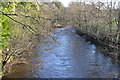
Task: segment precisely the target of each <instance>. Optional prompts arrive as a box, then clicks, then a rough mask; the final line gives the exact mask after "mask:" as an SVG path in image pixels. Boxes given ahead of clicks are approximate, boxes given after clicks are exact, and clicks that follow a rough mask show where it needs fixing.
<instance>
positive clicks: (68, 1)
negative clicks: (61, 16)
mask: <svg viewBox="0 0 120 80" xmlns="http://www.w3.org/2000/svg"><path fill="white" fill-rule="evenodd" d="M59 1H60V2H62V4H63V5H64V6H65V7H67V6H68V5H69V3H70V2H75V1H86V2H92V1H93V2H97V1H102V2H107V1H108V2H110V1H111V0H59ZM112 1H113V2H119V1H120V0H112Z"/></svg>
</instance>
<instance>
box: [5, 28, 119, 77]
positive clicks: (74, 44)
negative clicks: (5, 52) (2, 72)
mask: <svg viewBox="0 0 120 80" xmlns="http://www.w3.org/2000/svg"><path fill="white" fill-rule="evenodd" d="M27 61H28V64H19V65H14V68H13V69H12V72H11V73H10V74H8V75H7V76H5V77H6V78H117V77H118V76H119V75H118V73H119V70H118V69H119V67H118V64H116V63H114V62H113V60H112V59H111V58H110V57H107V56H104V54H103V53H101V52H100V51H99V50H97V48H96V46H95V45H94V44H91V43H90V42H86V41H85V40H84V38H82V37H81V36H79V35H78V34H77V33H76V30H75V29H74V28H71V27H65V28H55V29H54V30H53V33H52V34H51V35H49V36H48V37H47V38H43V39H40V41H39V43H38V47H37V49H36V51H35V52H33V53H32V54H30V55H29V56H28V58H27Z"/></svg>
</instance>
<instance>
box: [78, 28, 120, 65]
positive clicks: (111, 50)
mask: <svg viewBox="0 0 120 80" xmlns="http://www.w3.org/2000/svg"><path fill="white" fill-rule="evenodd" d="M76 31H77V34H78V35H80V36H82V37H83V38H85V40H86V41H90V43H92V44H95V45H96V46H97V48H98V49H99V50H100V51H101V52H103V53H104V55H105V56H109V57H111V58H113V60H114V61H115V62H117V63H119V64H120V53H119V52H120V49H119V47H120V45H116V44H114V45H109V44H107V42H106V41H105V40H103V39H98V38H97V37H96V36H93V35H89V34H86V33H84V32H82V31H80V30H77V29H76Z"/></svg>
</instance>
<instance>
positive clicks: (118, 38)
mask: <svg viewBox="0 0 120 80" xmlns="http://www.w3.org/2000/svg"><path fill="white" fill-rule="evenodd" d="M116 43H118V44H120V2H119V3H118V30H117V39H116Z"/></svg>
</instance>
